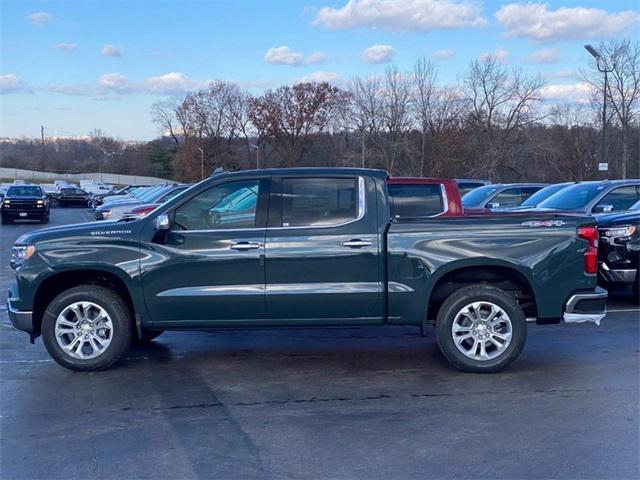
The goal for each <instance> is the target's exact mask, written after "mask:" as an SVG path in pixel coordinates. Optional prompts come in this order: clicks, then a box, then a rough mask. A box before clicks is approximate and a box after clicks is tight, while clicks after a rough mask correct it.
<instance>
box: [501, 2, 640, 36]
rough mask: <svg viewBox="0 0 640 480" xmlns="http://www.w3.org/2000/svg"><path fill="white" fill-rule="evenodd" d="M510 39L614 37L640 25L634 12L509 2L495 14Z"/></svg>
mask: <svg viewBox="0 0 640 480" xmlns="http://www.w3.org/2000/svg"><path fill="white" fill-rule="evenodd" d="M495 16H496V19H497V20H498V22H499V23H500V24H501V25H502V26H503V27H504V28H506V36H508V37H527V38H531V39H533V40H536V41H549V40H557V39H586V38H603V37H612V36H615V35H620V34H622V33H623V32H624V31H625V30H627V29H629V28H630V27H632V26H634V25H638V23H639V22H640V13H638V12H635V11H633V10H626V11H624V12H617V13H609V12H607V11H606V10H602V9H599V8H584V7H573V8H570V7H561V8H558V9H557V10H549V6H548V4H546V3H510V4H508V5H504V6H502V7H501V8H500V9H499V10H498V11H497V12H496V14H495Z"/></svg>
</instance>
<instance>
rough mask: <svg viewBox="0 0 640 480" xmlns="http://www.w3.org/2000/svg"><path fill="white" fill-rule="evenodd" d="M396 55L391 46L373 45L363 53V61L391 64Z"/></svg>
mask: <svg viewBox="0 0 640 480" xmlns="http://www.w3.org/2000/svg"><path fill="white" fill-rule="evenodd" d="M395 53H396V51H395V49H394V48H393V47H392V46H391V45H372V46H371V47H369V48H365V49H364V50H363V51H362V60H364V61H365V63H389V62H391V61H392V60H393V55H394V54H395Z"/></svg>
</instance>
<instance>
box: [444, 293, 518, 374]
mask: <svg viewBox="0 0 640 480" xmlns="http://www.w3.org/2000/svg"><path fill="white" fill-rule="evenodd" d="M436 334H437V338H438V346H439V347H440V351H441V352H442V354H443V355H444V356H445V357H446V358H447V360H448V361H449V362H450V363H451V364H453V365H454V366H455V367H456V368H458V369H459V370H461V371H463V372H474V373H484V372H486V373H494V372H498V371H500V370H502V369H504V368H506V367H508V366H509V365H511V363H512V362H513V361H514V360H515V359H516V358H518V356H519V355H520V352H522V349H523V348H524V344H525V341H526V339H527V323H526V319H525V316H524V312H523V311H522V308H521V307H520V305H519V304H518V302H517V301H516V300H515V298H514V297H512V296H511V295H509V294H508V293H507V292H505V291H504V290H501V289H499V288H496V287H491V286H488V285H471V286H468V287H464V288H461V289H460V290H457V291H456V292H454V293H453V294H451V295H450V296H449V298H447V299H446V300H445V302H444V303H443V304H442V306H441V308H440V310H439V312H438V318H437V323H436Z"/></svg>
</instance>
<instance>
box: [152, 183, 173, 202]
mask: <svg viewBox="0 0 640 480" xmlns="http://www.w3.org/2000/svg"><path fill="white" fill-rule="evenodd" d="M169 190H171V187H170V186H169V185H164V186H162V187H160V188H158V189H157V190H155V191H154V192H153V193H152V194H150V195H148V196H147V198H146V201H148V202H149V203H155V201H156V200H158V199H159V198H160V197H162V196H163V195H164V194H165V193H167V192H168V191H169Z"/></svg>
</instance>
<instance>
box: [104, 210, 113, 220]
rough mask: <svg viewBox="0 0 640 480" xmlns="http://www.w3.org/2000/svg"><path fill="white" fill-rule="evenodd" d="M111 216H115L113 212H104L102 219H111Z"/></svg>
mask: <svg viewBox="0 0 640 480" xmlns="http://www.w3.org/2000/svg"><path fill="white" fill-rule="evenodd" d="M111 215H113V210H105V211H104V212H102V218H105V219H106V218H111Z"/></svg>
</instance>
